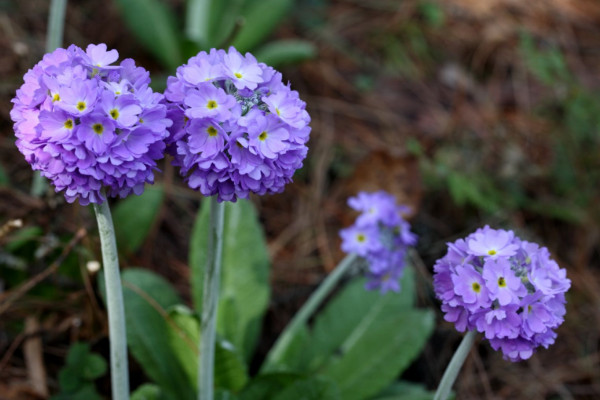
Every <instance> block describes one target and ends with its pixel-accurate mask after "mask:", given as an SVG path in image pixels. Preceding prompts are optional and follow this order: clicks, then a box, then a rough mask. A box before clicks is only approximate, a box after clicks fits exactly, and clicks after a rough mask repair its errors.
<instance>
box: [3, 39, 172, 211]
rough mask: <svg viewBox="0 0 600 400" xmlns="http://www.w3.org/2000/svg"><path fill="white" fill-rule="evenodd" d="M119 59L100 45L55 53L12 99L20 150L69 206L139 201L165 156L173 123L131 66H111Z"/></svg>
mask: <svg viewBox="0 0 600 400" xmlns="http://www.w3.org/2000/svg"><path fill="white" fill-rule="evenodd" d="M118 57H119V54H118V53H117V51H116V50H110V51H107V48H106V45H105V44H99V45H93V44H90V45H89V46H88V47H87V49H86V51H83V50H82V49H81V48H79V47H77V46H75V45H72V46H70V47H69V48H68V49H66V50H65V49H61V48H59V49H56V50H55V51H53V52H52V53H49V54H46V55H45V56H44V58H43V59H42V61H40V62H39V63H37V64H36V65H35V66H34V67H33V68H32V69H30V70H29V71H28V72H27V73H26V74H25V76H24V81H25V83H24V84H23V85H22V86H21V88H20V89H18V90H17V96H16V97H15V98H14V99H13V100H12V102H13V103H14V106H13V109H12V111H11V118H12V120H13V121H14V123H15V124H14V129H15V135H16V137H17V140H16V145H17V147H18V149H19V151H20V152H21V153H22V154H23V155H24V156H25V159H26V160H27V162H28V163H29V164H31V166H32V168H33V169H34V170H39V171H40V173H41V175H42V176H45V177H46V178H48V179H49V180H50V181H51V182H52V184H53V185H54V187H55V189H56V191H57V192H58V191H64V195H65V198H66V200H67V201H68V202H69V203H72V202H74V201H75V200H79V203H80V204H82V205H87V204H89V203H102V202H103V201H104V200H105V198H104V196H103V195H102V192H103V190H104V191H105V192H106V194H107V195H108V196H109V197H116V196H120V197H125V196H127V195H129V194H130V193H135V194H138V195H139V194H141V193H142V192H143V191H144V185H145V184H146V183H153V181H154V170H155V169H156V160H158V159H160V158H162V157H163V154H164V150H165V147H166V145H165V139H166V137H167V136H168V131H167V127H169V126H171V124H172V123H173V122H172V121H171V120H170V119H169V118H167V107H166V105H165V104H164V100H163V95H162V94H159V93H154V92H153V91H152V89H150V88H149V87H148V84H149V83H150V76H149V74H148V72H147V71H146V70H145V69H144V68H141V67H136V65H135V63H134V61H133V60H131V59H126V60H123V61H121V63H120V64H119V65H111V64H113V63H114V62H115V61H116V60H117V59H118Z"/></svg>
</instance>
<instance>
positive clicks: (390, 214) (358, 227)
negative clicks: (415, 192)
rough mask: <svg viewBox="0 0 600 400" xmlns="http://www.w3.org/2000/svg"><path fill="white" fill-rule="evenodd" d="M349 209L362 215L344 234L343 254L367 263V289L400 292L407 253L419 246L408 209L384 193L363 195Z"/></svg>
mask: <svg viewBox="0 0 600 400" xmlns="http://www.w3.org/2000/svg"><path fill="white" fill-rule="evenodd" d="M348 205H349V206H350V207H352V208H353V209H354V210H356V211H360V212H361V214H360V215H359V216H358V218H357V219H356V222H355V223H354V224H353V225H352V226H350V227H348V228H345V229H342V230H341V231H340V236H341V237H342V250H344V251H345V252H347V253H355V254H357V255H358V256H360V257H362V258H363V259H365V260H366V261H367V264H368V272H367V278H368V281H367V289H379V290H380V291H381V292H383V293H385V292H387V291H389V290H393V291H399V290H400V278H401V277H402V273H403V272H404V267H405V265H406V253H407V251H408V248H409V247H410V246H414V245H415V244H416V242H417V236H416V235H415V234H414V233H412V232H411V231H410V225H409V223H408V222H407V221H406V220H405V219H404V218H403V215H404V214H406V213H407V212H408V211H409V209H408V207H406V206H401V205H397V204H396V199H395V198H394V196H392V195H391V194H389V193H386V192H384V191H378V192H375V193H367V192H360V193H359V194H358V195H357V196H356V197H351V198H350V199H348Z"/></svg>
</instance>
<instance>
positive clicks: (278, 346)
mask: <svg viewBox="0 0 600 400" xmlns="http://www.w3.org/2000/svg"><path fill="white" fill-rule="evenodd" d="M357 259H358V256H357V255H356V254H348V255H347V256H346V257H345V258H344V259H343V260H342V261H341V262H340V263H339V264H338V266H337V267H336V268H335V269H334V270H333V272H332V273H330V274H329V275H328V276H327V278H325V280H324V281H323V282H322V283H321V285H319V287H318V288H317V290H316V291H315V292H314V293H313V294H312V295H311V296H310V298H309V299H308V300H307V301H306V303H304V305H303V306H302V308H301V309H300V311H298V313H296V315H295V316H294V318H293V319H292V320H291V321H290V323H289V324H288V325H287V326H286V327H285V329H284V330H283V332H282V333H281V335H279V338H277V341H276V342H275V344H274V345H273V347H272V348H271V350H270V351H269V354H267V358H266V360H265V362H264V364H263V366H262V369H261V370H262V372H266V371H269V370H274V369H276V367H275V366H276V365H277V363H279V362H280V361H281V359H282V358H283V356H284V354H285V352H286V351H287V349H288V347H289V345H290V343H291V342H292V340H293V339H294V337H295V336H296V334H297V331H298V330H299V329H300V328H301V327H302V326H305V325H306V323H307V322H308V320H309V318H310V317H311V316H312V315H313V314H314V313H315V311H316V310H317V308H319V306H320V305H321V304H322V303H323V300H325V298H326V297H327V296H328V295H329V293H331V291H332V290H333V289H334V288H335V286H336V285H337V283H338V282H339V281H340V279H341V278H342V277H343V276H344V275H345V274H346V273H347V272H348V270H349V269H350V267H351V266H352V264H354V262H355V261H356V260H357Z"/></svg>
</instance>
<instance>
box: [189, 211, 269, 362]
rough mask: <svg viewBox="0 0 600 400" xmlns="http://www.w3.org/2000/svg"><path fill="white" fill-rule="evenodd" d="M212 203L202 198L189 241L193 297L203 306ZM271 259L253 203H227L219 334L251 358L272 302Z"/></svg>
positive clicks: (218, 318)
mask: <svg viewBox="0 0 600 400" xmlns="http://www.w3.org/2000/svg"><path fill="white" fill-rule="evenodd" d="M209 209H210V204H209V202H208V201H204V202H203V204H202V207H201V210H200V212H199V213H198V217H197V219H196V223H195V225H194V229H193V232H192V237H191V240H190V268H191V270H192V296H193V299H194V305H195V307H196V309H197V310H201V308H202V291H203V282H204V267H205V263H206V248H207V245H208V221H209V211H210V210H209ZM268 274H269V257H268V253H267V248H266V242H265V239H264V235H263V232H262V228H261V226H260V224H259V222H258V218H257V216H256V211H255V210H254V207H253V205H252V203H250V202H249V201H246V200H239V201H238V202H237V203H229V202H227V203H226V205H225V221H224V235H223V258H222V270H221V286H220V289H219V290H220V295H219V304H218V307H219V313H218V316H217V332H219V334H220V335H221V336H222V337H223V338H224V339H225V340H227V341H229V342H231V343H233V345H234V347H235V348H236V349H239V351H240V353H241V354H243V356H244V359H245V360H249V359H250V357H251V356H252V353H253V351H254V347H255V346H256V341H257V339H258V334H259V331H260V324H261V320H262V317H263V315H264V313H265V311H266V308H267V306H268V302H269V284H268Z"/></svg>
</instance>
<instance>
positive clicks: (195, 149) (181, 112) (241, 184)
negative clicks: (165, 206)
mask: <svg viewBox="0 0 600 400" xmlns="http://www.w3.org/2000/svg"><path fill="white" fill-rule="evenodd" d="M165 97H166V99H167V104H168V107H169V116H170V117H171V118H172V119H173V121H174V123H173V125H172V126H171V128H170V136H169V139H168V150H169V152H170V153H171V154H172V155H173V164H174V165H175V166H178V167H180V172H181V174H182V176H183V177H184V179H185V180H186V182H187V183H188V185H189V186H190V187H191V188H193V189H196V190H199V191H200V192H201V193H202V194H203V195H205V196H213V195H216V196H217V199H218V200H219V201H236V200H237V199H238V198H247V197H248V196H249V194H250V193H256V194H259V195H263V194H267V193H269V194H270V193H278V192H281V191H283V188H284V186H285V185H286V184H287V183H289V182H291V180H292V176H293V175H294V172H295V171H296V170H297V169H298V168H300V167H302V162H303V160H304V158H305V157H306V154H307V151H308V148H307V147H306V143H307V141H308V139H309V133H310V126H309V125H308V124H309V123H310V117H309V115H308V113H307V112H306V110H305V108H306V104H305V103H304V102H303V101H302V100H300V98H299V96H298V93H297V92H296V91H294V90H291V89H290V87H289V85H285V84H284V83H283V82H282V80H281V74H280V73H278V72H276V71H275V70H274V69H273V68H271V67H268V66H267V65H265V64H264V63H259V62H258V61H256V59H255V58H254V57H253V56H252V55H251V54H249V53H247V54H246V55H242V54H240V53H239V52H238V51H237V50H236V49H234V48H233V47H231V48H229V50H227V51H225V50H216V49H212V50H211V51H210V52H208V53H206V52H200V53H199V54H198V55H196V56H194V57H192V58H190V59H189V60H188V62H187V64H184V65H182V66H180V67H179V68H178V69H177V73H176V76H172V77H169V79H168V80H167V90H166V91H165Z"/></svg>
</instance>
